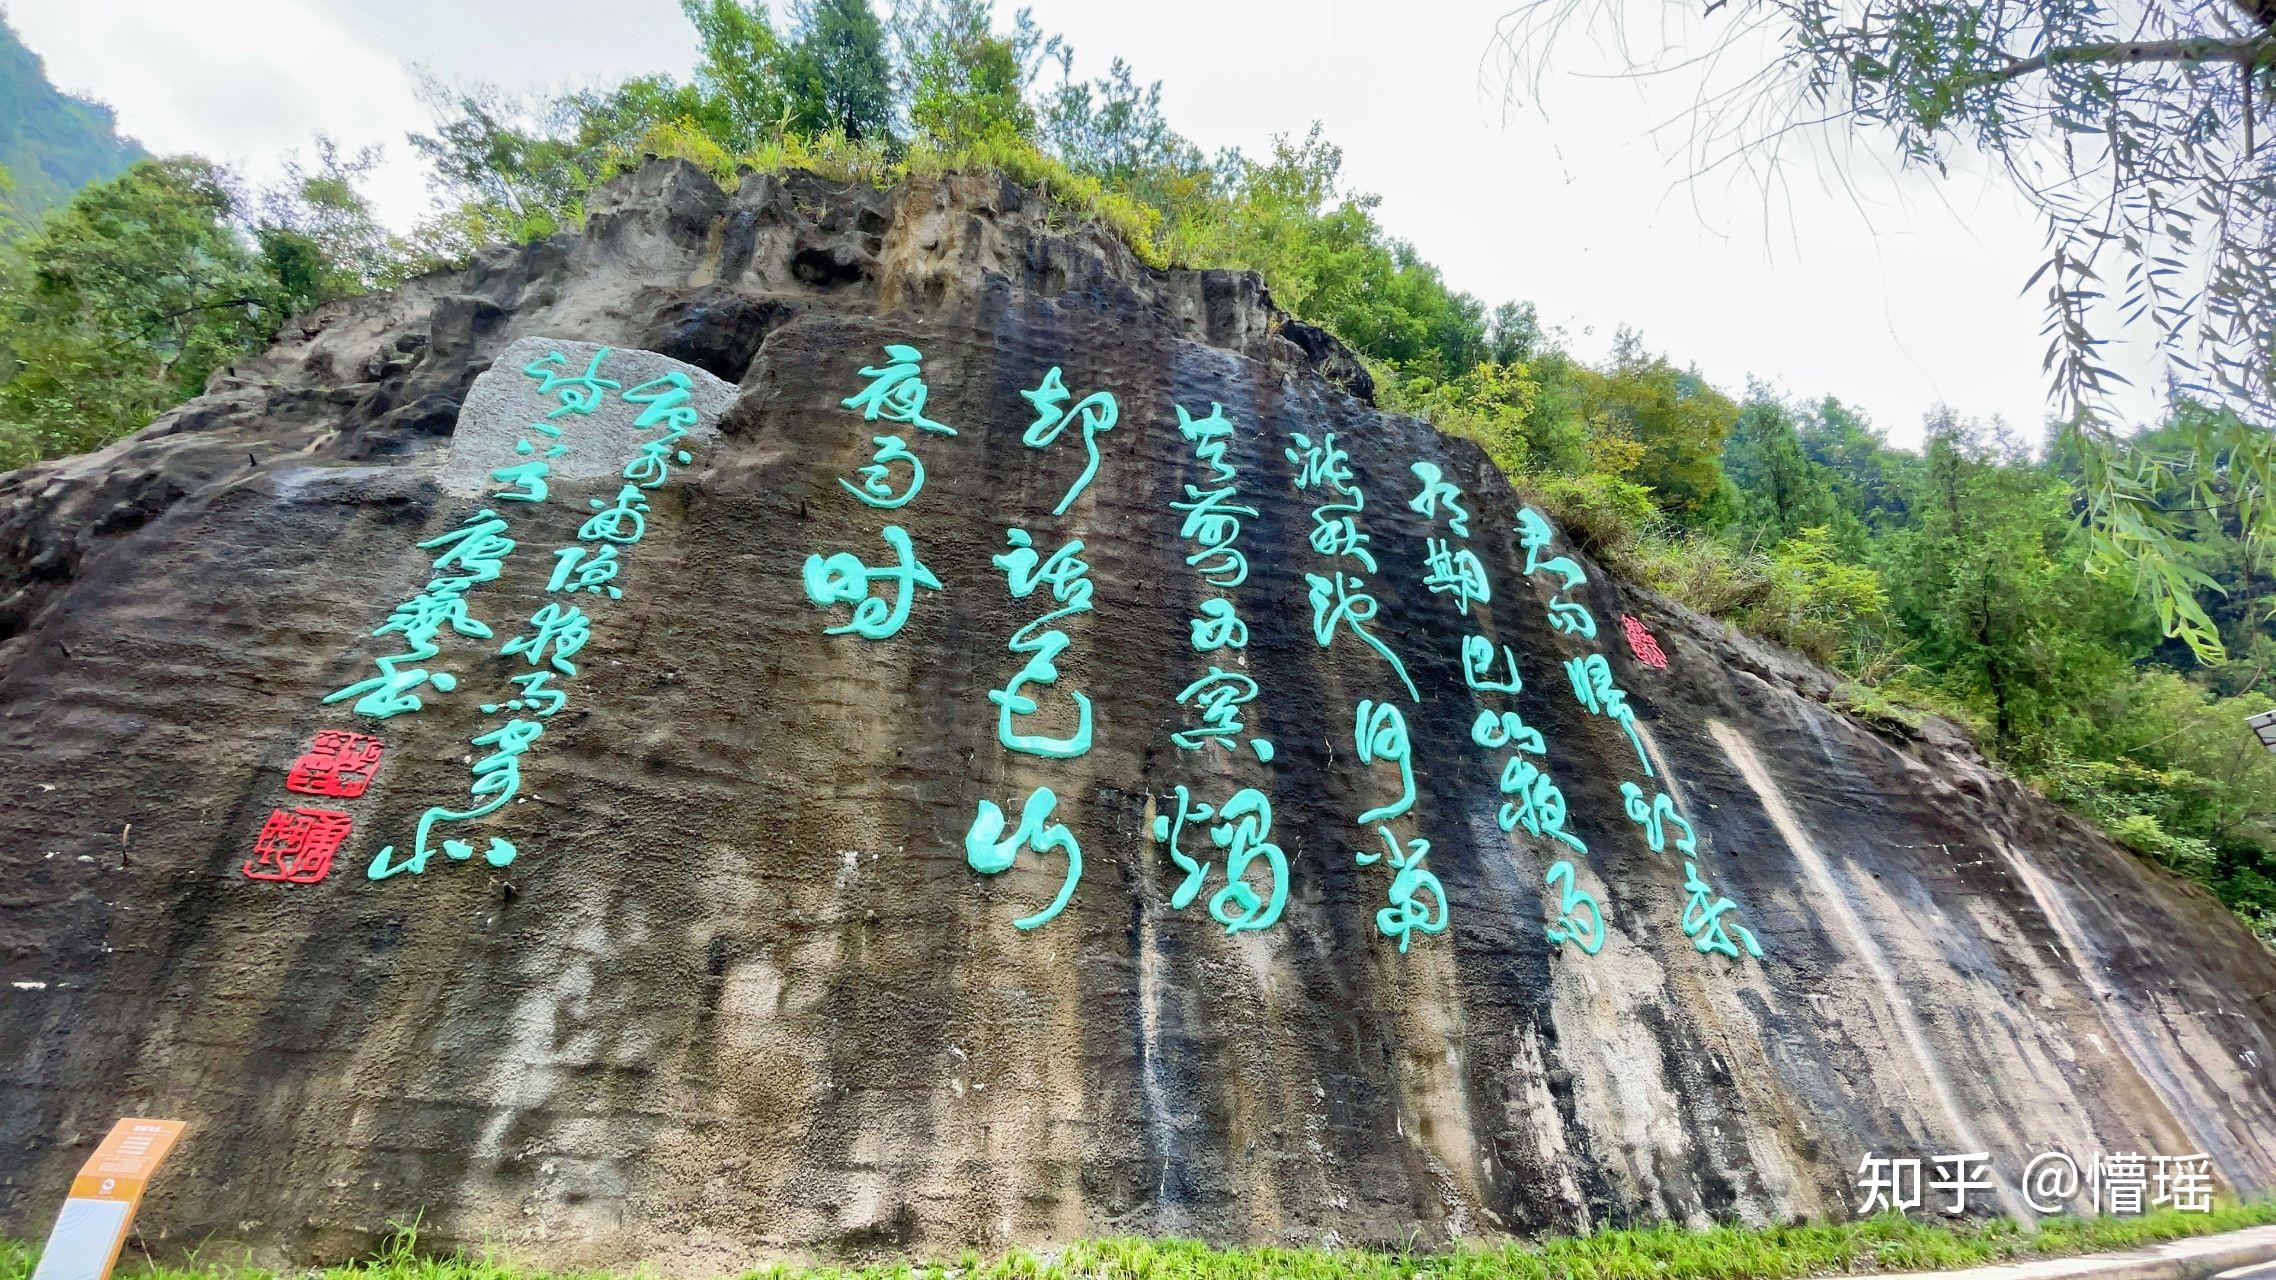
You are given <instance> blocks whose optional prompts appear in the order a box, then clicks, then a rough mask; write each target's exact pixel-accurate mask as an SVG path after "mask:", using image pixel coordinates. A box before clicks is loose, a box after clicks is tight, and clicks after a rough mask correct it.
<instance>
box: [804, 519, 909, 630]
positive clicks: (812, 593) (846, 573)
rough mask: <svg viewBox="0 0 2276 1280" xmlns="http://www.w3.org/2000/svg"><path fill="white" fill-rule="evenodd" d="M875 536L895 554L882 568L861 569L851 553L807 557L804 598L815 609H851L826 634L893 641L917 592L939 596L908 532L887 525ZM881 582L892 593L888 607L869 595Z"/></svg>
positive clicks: (818, 554) (859, 563)
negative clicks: (839, 607)
mask: <svg viewBox="0 0 2276 1280" xmlns="http://www.w3.org/2000/svg"><path fill="white" fill-rule="evenodd" d="M879 536H880V537H882V538H884V539H885V546H886V549H887V550H889V551H891V552H892V553H893V560H892V561H891V562H889V563H886V564H881V565H877V566H874V567H873V566H870V565H866V564H863V563H862V561H861V557H860V556H857V555H855V554H853V553H852V552H850V551H840V552H837V553H836V554H834V555H829V556H824V555H822V554H820V553H819V552H817V553H815V554H813V555H810V556H808V557H806V569H805V574H804V577H805V582H806V598H807V599H808V600H810V601H812V602H813V603H814V604H815V605H816V606H817V607H819V608H825V609H827V608H830V607H832V606H835V605H841V604H850V605H852V606H853V607H854V608H853V616H852V617H850V618H848V619H847V620H846V621H844V622H842V623H839V624H838V625H837V626H834V627H824V628H823V629H822V630H823V632H824V633H825V634H827V635H833V636H839V635H845V634H846V633H848V632H851V633H853V634H854V635H858V636H860V637H861V638H862V639H864V640H887V639H891V638H892V636H893V635H894V633H895V632H898V631H899V630H900V629H901V627H902V624H904V623H906V622H907V621H908V620H909V606H910V605H911V604H912V603H914V602H915V600H916V594H917V588H919V587H923V588H925V589H926V590H928V591H938V590H940V579H939V578H936V577H934V576H933V571H932V570H930V569H927V568H926V567H925V566H924V565H923V564H921V563H919V562H918V560H917V549H916V547H915V545H914V544H912V543H911V542H910V541H909V531H908V530H906V529H903V528H902V527H901V526H899V525H897V524H889V525H887V526H885V528H884V530H883V531H882V533H880V535H879ZM880 582H882V583H884V584H885V585H886V588H887V590H889V591H891V592H892V600H891V602H890V603H888V602H887V601H886V600H884V599H881V598H879V597H876V596H873V595H871V594H870V589H871V588H872V587H873V586H874V585H876V584H877V583H880Z"/></svg>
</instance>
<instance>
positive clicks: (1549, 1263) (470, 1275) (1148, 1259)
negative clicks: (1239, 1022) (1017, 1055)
mask: <svg viewBox="0 0 2276 1280" xmlns="http://www.w3.org/2000/svg"><path fill="white" fill-rule="evenodd" d="M2270 1222H2276V1202H2261V1203H2257V1204H2246V1205H2222V1206H2218V1207H2216V1208H2215V1209H2214V1210H2213V1211H2212V1212H2210V1213H2180V1212H2176V1211H2174V1210H2172V1209H2159V1210H2155V1211H2153V1212H2150V1213H2147V1214H2144V1215H2142V1216H2140V1217H2132V1218H2083V1219H2082V1218H2048V1219H2045V1220H2043V1221H2041V1222H2040V1223H2039V1225H2038V1226H2037V1227H2036V1228H2028V1229H2027V1228H2024V1227H2021V1226H2018V1225H2017V1224H2016V1223H2015V1222H2013V1221H2012V1220H2010V1219H2005V1218H1999V1219H1993V1220H1991V1221H1959V1222H1952V1221H1942V1220H1922V1221H1913V1220H1911V1219H1907V1218H1902V1217H1898V1216H1896V1215H1894V1214H1883V1215H1882V1216H1880V1217H1877V1218H1868V1219H1866V1220H1864V1221H1862V1222H1836V1223H1820V1224H1817V1225H1813V1226H1776V1227H1760V1228H1756V1227H1739V1226H1721V1227H1713V1228H1709V1229H1707V1230H1704V1231H1693V1230H1688V1229H1685V1228H1683V1227H1675V1226H1659V1227H1644V1228H1640V1229H1615V1230H1606V1231H1599V1232H1596V1233H1595V1234H1593V1235H1586V1236H1552V1237H1549V1238H1547V1239H1543V1240H1535V1241H1525V1242H1511V1243H1507V1244H1502V1245H1494V1246H1471V1247H1458V1248H1454V1249H1449V1250H1445V1251H1441V1252H1436V1253H1422V1252H1416V1251H1413V1250H1402V1251H1399V1252H1389V1251H1385V1250H1382V1249H1364V1248H1362V1249H1324V1248H1302V1249H1280V1248H1259V1249H1216V1248H1211V1247H1210V1246H1208V1245H1205V1244H1201V1243H1198V1242H1196V1241H1191V1240H1136V1239H1117V1240H1095V1241H1085V1242H1083V1243H1080V1244H1075V1245H1071V1246H1069V1247H1067V1248H1066V1249H1063V1250H1061V1251H1059V1252H1057V1253H1055V1254H1037V1253H1033V1252H1030V1251H1028V1250H1024V1249H1020V1250H1013V1251H1012V1252H1010V1253H1008V1254H1004V1255H1002V1256H1000V1257H994V1258H982V1257H980V1256H979V1255H977V1254H966V1255H965V1256H963V1257H961V1258H956V1259H953V1260H949V1261H937V1262H889V1263H879V1264H875V1265H871V1266H864V1267H799V1266H784V1265H780V1264H777V1265H775V1266H770V1267H767V1268H765V1269H763V1270H755V1271H750V1272H746V1273H744V1277H743V1280H1252V1278H1254V1280H1262V1278H1263V1277H1268V1276H1269V1277H1302V1280H1787V1278H1789V1277H1800V1276H1824V1275H1841V1274H1848V1273H1856V1272H1875V1271H1888V1272H1903V1271H1935V1270H1951V1269H1954V1268H1959V1267H1973V1266H1985V1265H1991V1264H1995V1263H2003V1262H2010V1261H2016V1260H2021V1259H2030V1258H2053V1257H2063V1256H2068V1255H2075V1254H2082V1253H2098V1252H2107V1251H2109V1250H2114V1249H2132V1248H2138V1247H2140V1246H2143V1245H2148V1244H2155V1243H2159V1242H2162V1241H2167V1240H2179V1239H2184V1238H2187V1237H2190V1236H2201V1235H2210V1234H2213V1233H2215V1232H2220V1231H2238V1230H2242V1229H2244V1228H2246V1227H2253V1226H2261V1225H2264V1224H2266V1223H2270ZM37 1261H38V1255H37V1252H36V1251H35V1250H34V1249H33V1248H32V1247H31V1246H29V1245H25V1244H20V1243H16V1242H13V1241H9V1240H4V1239H0V1280H29V1277H30V1276H31V1273H32V1267H33V1265H34V1264H35V1263H36V1262H37ZM118 1274H119V1275H120V1276H122V1277H125V1278H126V1280H277V1273H275V1272H272V1271H261V1270H257V1269H254V1268H252V1267H247V1266H239V1265H236V1264H234V1263H231V1262H227V1261H221V1260H212V1259H208V1258H206V1257H204V1256H200V1257H198V1258H196V1259H194V1260H193V1261H192V1262H191V1263H188V1264H185V1265H182V1266H158V1265H155V1264H152V1263H150V1262H149V1261H148V1260H147V1259H145V1260H144V1261H141V1262H134V1261H123V1262H122V1263H121V1265H120V1269H119V1271H118ZM294 1274H295V1275H296V1276H300V1277H305V1278H307V1280H555V1277H553V1276H551V1275H549V1274H548V1273H545V1272H538V1271H532V1270H528V1269H526V1268H522V1267H517V1266H515V1265H514V1264H513V1263H512V1262H511V1261H509V1260H506V1259H502V1258H498V1257H492V1256H483V1257H468V1256H464V1255H452V1256H436V1255H434V1254H432V1253H430V1252H422V1251H421V1249H420V1247H419V1239H418V1233H417V1231H416V1230H412V1229H407V1230H405V1231H403V1232H401V1233H400V1234H398V1235H397V1236H396V1237H395V1238H394V1239H393V1240H391V1241H390V1242H389V1244H388V1246H387V1247H386V1248H385V1249H383V1250H381V1251H380V1253H379V1254H378V1255H377V1256H376V1257H374V1258H372V1259H370V1260H369V1261H366V1262H359V1263H355V1264H352V1265H349V1266H344V1267H328V1268H324V1269H321V1270H316V1269H310V1270H304V1271H300V1272H296V1273H294ZM559 1280H607V1277H606V1275H605V1273H586V1274H582V1275H579V1274H574V1273H573V1274H571V1275H563V1276H561V1277H559Z"/></svg>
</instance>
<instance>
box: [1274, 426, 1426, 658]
mask: <svg viewBox="0 0 2276 1280" xmlns="http://www.w3.org/2000/svg"><path fill="white" fill-rule="evenodd" d="M1288 439H1289V445H1288V448H1287V449H1286V450H1284V453H1285V455H1286V456H1287V458H1288V460H1289V461H1290V462H1293V463H1295V464H1296V477H1295V485H1296V487H1297V489H1299V490H1301V491H1304V492H1317V493H1321V494H1323V495H1324V496H1325V497H1326V498H1327V501H1324V502H1322V503H1320V504H1319V505H1318V506H1315V507H1313V508H1312V549H1313V550H1314V551H1317V552H1319V553H1320V554H1321V555H1323V556H1327V557H1330V558H1342V559H1349V560H1352V561H1355V562H1357V563H1358V564H1359V565H1360V566H1361V567H1363V568H1364V569H1366V570H1367V572H1369V573H1373V572H1375V556H1374V553H1372V552H1370V551H1369V550H1368V549H1367V535H1366V534H1365V533H1363V532H1361V531H1360V528H1359V524H1358V519H1357V517H1358V516H1359V514H1360V513H1361V512H1362V511H1364V510H1366V508H1367V497H1366V495H1365V494H1364V493H1363V492H1361V490H1360V488H1359V486H1358V485H1357V484H1355V483H1353V481H1352V472H1351V459H1350V457H1349V456H1348V455H1347V454H1346V453H1345V452H1344V451H1343V449H1341V448H1340V447H1338V446H1337V444H1336V437H1335V433H1334V432H1332V431H1331V432H1328V433H1327V434H1325V435H1323V436H1322V437H1321V438H1320V440H1319V442H1318V443H1316V444H1315V443H1313V441H1312V438H1311V437H1309V436H1307V435H1305V434H1304V433H1303V432H1300V431H1291V432H1289V433H1288ZM1304 582H1305V585H1306V587H1307V588H1308V590H1307V592H1306V595H1307V596H1308V598H1309V599H1310V601H1311V605H1312V638H1313V639H1314V640H1316V641H1318V642H1319V645H1320V647H1321V648H1323V649H1325V648H1328V647H1329V646H1330V643H1331V642H1332V641H1333V640H1334V639H1335V637H1336V636H1337V634H1338V633H1339V632H1343V631H1348V632H1350V633H1351V634H1352V635H1353V636H1354V637H1356V638H1357V639H1358V640H1359V641H1360V642H1361V643H1362V644H1365V645H1366V646H1367V647H1368V648H1370V649H1373V650H1374V651H1375V653H1376V655H1377V656H1378V657H1380V658H1382V659H1383V661H1384V662H1385V663H1386V664H1388V665H1389V666H1390V668H1391V671H1392V673H1393V674H1394V675H1396V676H1398V677H1399V683H1400V684H1402V685H1404V686H1406V690H1407V696H1408V697H1409V698H1411V699H1413V700H1414V701H1417V702H1420V701H1422V694H1421V692H1420V691H1418V690H1417V689H1416V688H1415V682H1414V681H1413V680H1412V679H1410V678H1409V677H1408V675H1407V664H1405V663H1404V662H1401V661H1400V660H1399V655H1397V654H1395V653H1393V652H1391V647H1390V646H1389V645H1387V644H1384V643H1383V641H1382V640H1381V639H1379V638H1378V637H1377V636H1376V635H1375V634H1374V633H1373V632H1371V631H1369V630H1368V629H1367V626H1368V624H1369V623H1371V622H1373V621H1374V620H1375V615H1376V613H1377V612H1378V611H1379V610H1380V608H1381V606H1380V605H1378V604H1377V603H1376V601H1375V597H1374V596H1372V595H1369V594H1368V593H1367V589H1366V588H1367V583H1366V581H1365V580H1364V579H1362V578H1361V577H1359V576H1358V575H1357V574H1352V573H1346V572H1344V571H1343V570H1342V569H1341V568H1340V567H1337V566H1330V568H1329V570H1328V572H1327V573H1325V574H1319V573H1307V574H1305V575H1304Z"/></svg>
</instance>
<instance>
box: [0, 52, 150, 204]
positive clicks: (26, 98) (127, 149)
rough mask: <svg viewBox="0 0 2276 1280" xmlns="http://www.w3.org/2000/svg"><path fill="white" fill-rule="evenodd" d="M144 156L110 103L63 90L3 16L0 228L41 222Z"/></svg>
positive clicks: (0, 75) (0, 72)
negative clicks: (81, 192)
mask: <svg viewBox="0 0 2276 1280" xmlns="http://www.w3.org/2000/svg"><path fill="white" fill-rule="evenodd" d="M141 158H142V148H141V147H138V146H136V145H135V144H134V143H133V142H131V141H129V140H127V139H125V138H121V137H120V136H119V135H118V127H117V122H116V121H115V120H113V118H112V116H111V110H110V108H108V107H106V106H103V105H102V104H100V103H96V102H89V101H87V100H86V99H84V98H74V97H72V96H71V95H69V94H66V93H62V92H59V91H58V90H57V89H56V87H55V86H54V85H53V84H51V83H49V81H48V78H47V68H46V66H45V65H43V64H42V63H41V62H40V59H39V55H37V54H35V53H33V52H32V51H31V50H29V49H27V48H25V47H24V42H23V41H21V40H19V39H17V38H16V30H15V28H14V27H11V26H9V25H8V19H7V16H6V15H5V14H4V13H0V169H4V170H5V171H6V174H7V181H6V182H5V184H0V227H17V226H23V225H27V224H29V223H32V222H35V221H37V220H38V218H39V216H40V215H41V214H42V213H45V212H47V211H48V210H49V209H52V208H54V207H55V206H57V205H59V204H62V203H63V202H64V201H66V200H69V199H70V198H71V196H72V193H74V192H76V191H78V190H79V188H81V187H84V186H86V185H87V184H88V183H90V182H100V181H102V180H103V179H105V178H110V177H115V176H117V175H118V174H119V173H120V172H121V171H123V170H124V169H125V168H126V167H127V166H128V165H130V164H133V163H134V162H135V161H136V160H139V159H141Z"/></svg>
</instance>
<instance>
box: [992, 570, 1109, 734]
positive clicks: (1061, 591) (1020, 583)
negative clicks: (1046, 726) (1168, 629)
mask: <svg viewBox="0 0 2276 1280" xmlns="http://www.w3.org/2000/svg"><path fill="white" fill-rule="evenodd" d="M1004 538H1005V540H1006V541H1007V542H1009V543H1010V544H1011V550H1009V551H1006V552H1003V553H1001V554H999V555H997V556H996V557H995V565H996V567H997V568H999V569H1001V570H1003V571H1004V580H1005V585H1007V586H1008V587H1010V589H1011V593H1012V598H1013V599H1016V600H1024V599H1026V598H1027V597H1028V596H1030V595H1032V594H1034V592H1035V589H1036V587H1037V586H1038V585H1045V586H1048V587H1049V588H1050V592H1051V599H1052V601H1053V602H1054V603H1056V604H1057V605H1058V606H1059V607H1058V608H1056V609H1053V610H1051V611H1050V612H1049V613H1046V614H1044V615H1043V616H1041V617H1039V618H1037V619H1035V620H1034V621H1032V622H1030V623H1028V624H1027V625H1025V626H1023V627H1021V628H1020V629H1019V630H1017V631H1015V632H1013V633H1012V638H1011V642H1010V646H1009V647H1010V649H1011V651H1012V652H1013V653H1014V654H1017V655H1019V656H1022V657H1025V658H1026V659H1027V665H1026V666H1023V667H1021V668H1020V670H1019V674H1017V675H1015V676H1013V677H1012V680H1011V683H1010V684H1007V685H1005V686H1004V687H1003V688H1001V689H991V690H989V691H988V701H990V702H993V703H995V704H996V737H997V740H998V741H1000V742H1002V743H1003V744H1004V746H1005V748H1006V749H1007V750H1011V751H1024V752H1026V753H1027V754H1029V755H1031V756H1042V757H1044V758H1046V759H1050V760H1068V759H1072V758H1074V757H1075V756H1079V755H1081V754H1083V753H1084V752H1086V751H1089V750H1090V749H1091V700H1090V698H1089V697H1088V696H1086V695H1085V694H1083V693H1082V692H1081V691H1080V690H1069V691H1068V693H1067V699H1068V701H1069V703H1070V704H1071V705H1072V706H1073V707H1074V709H1075V726H1074V732H1072V733H1069V734H1066V735H1065V736H1062V737H1052V736H1049V735H1047V734H1039V733H1021V732H1019V731H1018V729H1017V727H1016V726H1015V723H1014V722H1015V721H1016V720H1018V719H1021V718H1023V717H1026V716H1031V715H1034V714H1036V711H1037V706H1036V701H1035V699H1034V698H1033V697H1031V696H1029V695H1028V694H1027V693H1026V689H1027V688H1028V687H1029V686H1034V687H1037V688H1048V687H1049V686H1051V685H1055V684H1057V683H1058V682H1059V657H1060V655H1061V654H1064V653H1065V652H1066V651H1067V648H1068V646H1069V645H1071V644H1073V643H1074V642H1073V641H1071V640H1069V639H1068V638H1067V633H1066V632H1064V631H1061V630H1059V629H1057V628H1056V627H1054V626H1052V624H1053V623H1055V622H1060V621H1063V620H1065V619H1067V618H1072V617H1074V616H1075V615H1077V614H1082V613H1089V612H1090V611H1091V584H1090V580H1089V574H1090V566H1089V565H1087V564H1085V563H1083V561H1082V559H1081V558H1080V557H1081V553H1082V550H1083V543H1082V540H1081V539H1080V538H1077V539H1074V540H1072V541H1070V542H1068V543H1067V544H1066V545H1065V546H1062V547H1060V548H1059V549H1058V550H1057V551H1054V552H1052V553H1051V556H1050V558H1049V559H1045V558H1044V557H1043V556H1042V555H1040V554H1039V553H1038V552H1037V551H1036V550H1035V541H1034V539H1033V537H1031V536H1030V535H1029V533H1028V532H1027V530H1025V529H1011V530H1007V531H1006V532H1005V534H1004Z"/></svg>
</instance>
